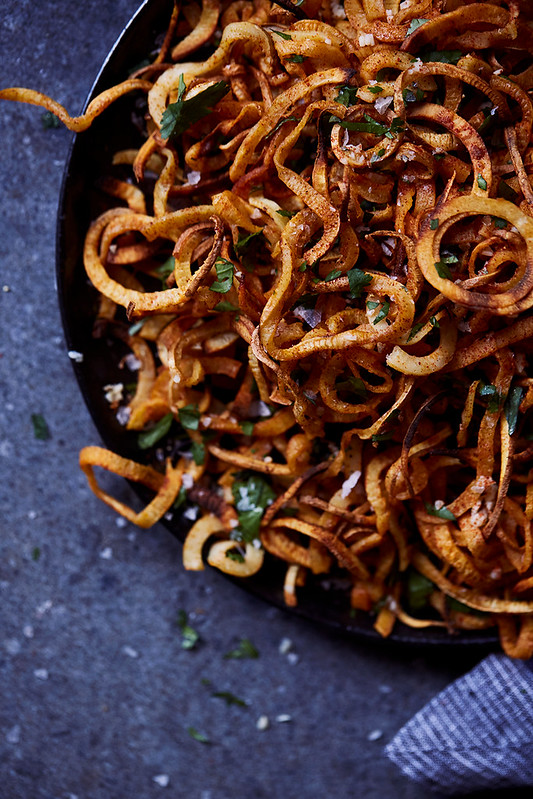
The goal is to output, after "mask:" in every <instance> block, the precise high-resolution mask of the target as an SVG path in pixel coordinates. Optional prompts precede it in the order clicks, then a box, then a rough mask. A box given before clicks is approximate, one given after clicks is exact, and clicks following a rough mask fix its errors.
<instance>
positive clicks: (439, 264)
mask: <svg viewBox="0 0 533 799" xmlns="http://www.w3.org/2000/svg"><path fill="white" fill-rule="evenodd" d="M435 269H436V270H437V274H438V276H439V277H441V278H442V279H443V280H452V273H451V272H450V267H449V266H448V264H447V263H446V261H445V260H442V261H436V262H435Z"/></svg>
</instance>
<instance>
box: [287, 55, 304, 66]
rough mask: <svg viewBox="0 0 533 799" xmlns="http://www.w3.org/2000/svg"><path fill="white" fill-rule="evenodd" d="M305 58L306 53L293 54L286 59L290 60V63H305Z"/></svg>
mask: <svg viewBox="0 0 533 799" xmlns="http://www.w3.org/2000/svg"><path fill="white" fill-rule="evenodd" d="M305 58H306V56H304V55H291V56H289V57H288V58H286V59H285V61H288V62H289V63H290V64H303V62H304V61H305Z"/></svg>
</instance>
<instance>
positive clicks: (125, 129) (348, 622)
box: [57, 0, 497, 646]
mask: <svg viewBox="0 0 533 799" xmlns="http://www.w3.org/2000/svg"><path fill="white" fill-rule="evenodd" d="M172 5H173V4H172V0H147V1H146V2H145V3H144V4H143V5H142V6H141V7H140V9H139V11H138V12H137V14H136V15H135V16H134V17H133V18H132V20H131V21H130V23H129V24H128V26H127V27H126V28H125V30H124V31H123V33H122V35H121V36H120V38H119V39H118V41H117V42H116V44H115V45H114V47H113V49H112V50H111V52H110V54H109V56H108V58H107V59H106V61H105V63H104V65H103V66H102V69H101V71H100V74H99V75H98V77H97V79H96V81H95V84H94V86H93V88H92V90H91V93H90V96H89V98H88V101H89V100H90V99H91V98H92V97H94V96H95V95H97V94H99V93H100V92H101V91H103V90H104V89H106V88H108V87H110V86H113V85H114V84H116V83H118V82H120V81H121V80H124V79H125V78H126V77H127V76H128V74H129V72H130V71H131V70H132V68H134V67H135V65H136V64H139V63H140V62H141V61H142V60H143V59H144V58H145V57H146V55H147V53H149V52H150V51H151V50H153V49H154V47H155V42H156V39H157V37H158V36H160V35H161V33H162V32H164V30H165V28H166V24H167V22H168V19H169V18H170V14H171V11H172ZM136 100H138V97H136V96H135V95H128V96H126V97H125V98H122V99H121V100H119V101H117V102H116V103H115V104H114V105H112V106H111V108H109V109H108V110H107V111H105V112H104V113H103V114H102V116H100V117H98V118H97V119H96V120H95V122H94V123H93V125H92V126H91V127H90V128H89V130H88V131H86V132H84V133H82V134H79V135H77V136H76V137H75V138H74V140H73V144H72V148H71V151H70V155H69V159H68V162H67V165H66V168H65V173H64V177H63V186H62V192H61V198H60V204H59V213H58V224H57V284H58V292H59V303H60V307H61V314H62V318H63V326H64V330H65V337H66V341H67V345H68V347H69V349H71V350H76V351H78V352H81V353H83V356H84V358H83V362H82V363H73V367H74V371H75V374H76V377H77V379H78V382H79V385H80V388H81V391H82V394H83V396H84V398H85V402H86V404H87V406H88V408H89V411H90V413H91V415H92V417H93V420H94V422H95V425H96V427H97V428H98V431H99V433H100V435H101V437H102V439H103V441H104V443H105V445H106V446H107V447H108V448H109V449H112V450H114V451H115V452H118V453H120V454H121V455H123V456H125V457H129V458H133V459H139V450H138V448H137V445H136V438H137V437H136V435H135V434H133V433H129V432H127V431H126V430H125V429H124V428H123V427H122V426H121V425H120V424H119V423H118V422H117V420H116V418H115V415H114V413H113V412H112V411H111V410H110V408H109V405H108V403H107V401H106V400H105V398H104V392H103V391H102V386H103V385H105V384H106V383H116V382H120V381H122V380H123V378H124V373H123V372H121V371H120V370H119V369H118V362H119V360H120V358H121V356H122V355H123V354H124V352H123V351H121V350H120V349H119V345H118V344H117V343H116V341H110V340H108V339H107V338H106V337H105V336H104V337H102V338H100V339H95V338H94V337H93V336H92V326H93V320H94V315H95V308H96V292H95V291H94V290H93V289H92V287H91V286H90V285H89V283H88V281H87V278H86V275H85V271H84V268H83V260H82V253H83V241H84V237H85V232H86V230H87V228H88V226H89V224H90V222H91V221H92V220H93V219H95V218H96V216H98V214H99V213H100V212H101V211H103V210H104V208H105V207H106V206H105V198H104V195H103V194H102V193H101V192H100V191H98V189H97V188H96V185H95V183H96V179H97V177H98V176H99V175H104V174H106V173H107V172H108V171H109V165H110V163H111V158H112V155H113V153H114V152H115V151H116V150H118V149H123V148H126V147H135V146H138V145H139V143H140V141H141V139H140V135H139V132H138V130H137V128H136V126H135V124H134V122H133V120H132V116H133V115H134V114H135V110H136ZM134 488H135V489H136V490H137V491H138V490H139V489H138V487H136V486H134ZM140 493H141V495H142V491H141V492H140ZM162 523H163V524H164V525H165V526H166V527H167V528H168V529H169V530H170V532H172V533H173V534H174V535H175V536H177V537H178V538H179V539H180V540H183V539H184V537H185V533H186V531H187V528H186V527H185V525H184V524H183V522H181V521H180V520H179V519H175V520H170V521H163V522H162ZM283 574H284V568H283V565H282V564H280V563H276V562H274V560H273V559H269V560H268V563H267V565H266V567H265V568H264V569H263V570H262V571H261V572H260V573H259V574H258V575H256V576H255V577H253V578H248V579H247V580H235V582H236V584H237V585H239V586H241V587H244V588H246V589H247V590H249V591H251V592H252V593H254V594H255V595H256V596H260V597H262V598H263V599H264V600H266V601H267V602H270V603H272V604H274V605H276V606H279V607H285V605H284V603H283V596H282V585H283ZM230 579H231V578H230ZM299 598H300V604H299V606H298V608H296V609H294V611H291V612H295V613H297V614H299V615H302V616H304V617H306V618H308V619H311V620H313V621H317V622H320V623H323V624H326V625H327V626H328V627H332V628H335V629H338V630H339V631H343V632H345V633H348V634H350V635H356V636H362V637H365V638H372V639H375V640H382V639H380V637H379V636H378V634H377V633H376V632H375V630H374V629H373V627H372V623H373V619H372V618H371V617H370V616H367V615H366V614H360V615H357V616H356V617H355V618H352V617H351V616H350V612H349V607H348V601H347V594H346V591H345V590H342V587H339V586H336V584H335V581H334V580H318V579H316V578H315V579H311V580H310V581H309V583H308V585H307V586H306V587H305V589H301V591H300V593H299ZM496 640H497V639H496V636H495V635H494V633H493V632H492V631H488V632H484V631H483V632H472V633H470V632H469V633H466V632H464V633H460V634H456V635H449V634H448V633H446V632H445V631H443V630H442V629H438V628H429V629H422V630H413V629H410V628H407V627H404V626H403V625H397V627H396V629H395V631H394V633H393V634H392V635H391V637H390V638H388V639H387V642H392V641H393V642H395V643H400V644H407V645H409V646H413V645H433V646H435V645H437V646H439V645H440V646H458V645H461V646H471V645H478V646H479V645H483V646H492V645H494V643H495V642H496Z"/></svg>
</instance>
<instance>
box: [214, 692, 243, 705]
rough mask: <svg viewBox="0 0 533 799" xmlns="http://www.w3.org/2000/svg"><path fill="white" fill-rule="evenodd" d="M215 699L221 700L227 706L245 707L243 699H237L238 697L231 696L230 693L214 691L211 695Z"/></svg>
mask: <svg viewBox="0 0 533 799" xmlns="http://www.w3.org/2000/svg"><path fill="white" fill-rule="evenodd" d="M211 696H213V697H214V698H215V699H223V700H224V701H225V703H226V704H227V705H237V707H246V702H245V701H244V699H239V697H238V696H235V694H232V693H231V691H215V692H214V693H213V694H211Z"/></svg>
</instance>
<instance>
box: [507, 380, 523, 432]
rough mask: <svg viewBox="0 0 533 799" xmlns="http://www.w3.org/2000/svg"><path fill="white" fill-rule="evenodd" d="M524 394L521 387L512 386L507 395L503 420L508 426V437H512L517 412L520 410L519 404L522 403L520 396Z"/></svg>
mask: <svg viewBox="0 0 533 799" xmlns="http://www.w3.org/2000/svg"><path fill="white" fill-rule="evenodd" d="M523 394H524V389H523V388H522V387H521V386H514V387H513V388H512V389H511V390H510V392H509V394H508V395H507V399H506V401H505V406H504V412H505V418H506V419H507V424H508V425H509V435H510V436H512V435H513V433H514V431H515V430H516V423H517V421H518V411H519V409H520V403H521V402H522V396H523Z"/></svg>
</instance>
